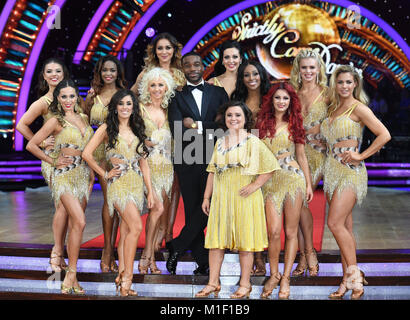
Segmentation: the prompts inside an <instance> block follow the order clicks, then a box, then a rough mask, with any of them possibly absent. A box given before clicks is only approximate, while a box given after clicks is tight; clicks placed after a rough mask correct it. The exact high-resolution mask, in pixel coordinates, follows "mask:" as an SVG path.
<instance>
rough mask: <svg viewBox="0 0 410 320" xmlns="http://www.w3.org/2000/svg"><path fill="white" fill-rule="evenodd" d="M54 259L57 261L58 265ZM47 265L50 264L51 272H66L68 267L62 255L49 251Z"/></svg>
mask: <svg viewBox="0 0 410 320" xmlns="http://www.w3.org/2000/svg"><path fill="white" fill-rule="evenodd" d="M56 259H59V260H58V263H57V261H56ZM48 263H49V264H50V266H51V270H53V272H61V270H66V269H67V267H68V266H67V264H66V263H65V261H64V258H63V255H62V254H61V253H57V252H55V251H51V254H50V260H49V261H48Z"/></svg>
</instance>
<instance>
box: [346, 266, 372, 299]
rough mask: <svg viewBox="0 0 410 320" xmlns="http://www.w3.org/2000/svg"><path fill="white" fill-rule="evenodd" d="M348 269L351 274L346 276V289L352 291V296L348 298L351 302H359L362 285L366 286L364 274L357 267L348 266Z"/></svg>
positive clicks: (362, 291) (361, 294)
mask: <svg viewBox="0 0 410 320" xmlns="http://www.w3.org/2000/svg"><path fill="white" fill-rule="evenodd" d="M348 269H350V270H351V271H352V273H350V274H348V279H347V280H348V281H347V285H346V286H347V288H348V289H351V290H352V294H351V296H350V299H351V300H359V299H360V298H361V297H362V296H363V294H364V289H363V284H365V285H366V284H368V283H367V281H366V280H365V279H364V272H363V271H361V270H360V269H359V268H358V266H356V265H352V266H349V267H348Z"/></svg>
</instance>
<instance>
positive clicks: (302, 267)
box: [292, 252, 308, 277]
mask: <svg viewBox="0 0 410 320" xmlns="http://www.w3.org/2000/svg"><path fill="white" fill-rule="evenodd" d="M307 268H308V265H307V261H306V256H305V253H304V252H300V253H299V263H298V265H297V266H296V268H295V270H293V272H292V276H293V277H300V276H304V275H305V272H306V270H307Z"/></svg>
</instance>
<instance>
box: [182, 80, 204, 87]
mask: <svg viewBox="0 0 410 320" xmlns="http://www.w3.org/2000/svg"><path fill="white" fill-rule="evenodd" d="M186 84H187V86H194V87H196V86H199V85H200V84H205V81H204V79H202V80H201V82H200V83H197V84H193V83H191V82H189V81H188V80H187V81H186Z"/></svg>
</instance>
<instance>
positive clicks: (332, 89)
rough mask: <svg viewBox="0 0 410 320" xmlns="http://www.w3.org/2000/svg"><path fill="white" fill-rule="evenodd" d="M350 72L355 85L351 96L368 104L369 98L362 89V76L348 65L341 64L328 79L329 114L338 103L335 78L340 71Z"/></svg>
mask: <svg viewBox="0 0 410 320" xmlns="http://www.w3.org/2000/svg"><path fill="white" fill-rule="evenodd" d="M346 72H348V73H350V74H351V75H352V76H353V79H354V82H355V83H356V87H355V88H354V90H353V98H355V99H356V100H359V101H360V102H361V103H363V104H364V105H368V103H369V98H368V97H367V95H366V93H365V92H364V89H363V79H362V76H361V75H360V74H359V73H358V72H357V71H356V69H355V68H354V67H352V66H350V65H341V66H339V67H337V69H336V70H335V71H334V72H333V73H332V76H331V77H330V81H329V101H330V104H329V109H328V114H331V113H332V112H334V111H335V110H336V108H337V107H338V106H339V104H340V99H339V95H338V94H337V91H336V80H337V77H338V76H339V75H340V74H341V73H346Z"/></svg>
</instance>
